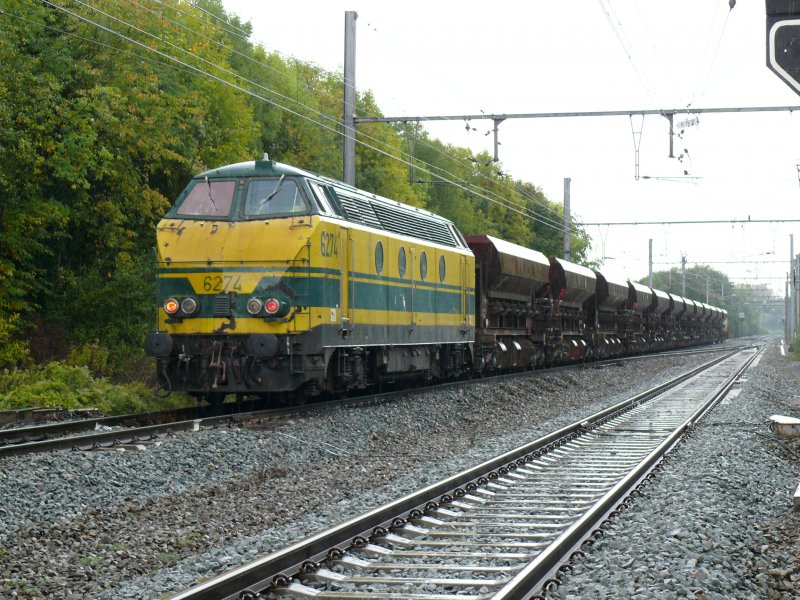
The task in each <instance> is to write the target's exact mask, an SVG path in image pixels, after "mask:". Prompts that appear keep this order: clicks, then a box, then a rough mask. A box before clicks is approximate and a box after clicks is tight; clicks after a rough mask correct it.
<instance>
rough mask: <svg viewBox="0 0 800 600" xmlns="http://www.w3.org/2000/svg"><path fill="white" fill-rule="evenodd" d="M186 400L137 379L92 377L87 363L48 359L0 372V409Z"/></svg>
mask: <svg viewBox="0 0 800 600" xmlns="http://www.w3.org/2000/svg"><path fill="white" fill-rule="evenodd" d="M182 404H187V400H186V399H185V398H183V397H181V396H171V397H170V398H169V399H167V400H164V399H161V398H156V397H154V395H153V392H152V390H151V389H149V388H147V387H146V386H144V385H143V384H140V383H132V384H125V385H115V384H112V383H110V382H109V381H108V380H106V379H105V378H102V377H101V378H95V377H93V376H92V373H91V371H90V370H89V368H88V367H86V366H74V365H68V364H65V363H62V362H51V363H47V364H46V365H42V366H37V367H34V368H32V369H28V370H14V371H2V372H0V409H18V408H29V407H63V408H67V409H78V408H97V409H99V410H101V411H103V412H105V413H117V414H124V413H131V412H141V411H150V410H160V409H166V408H170V407H173V406H179V405H182Z"/></svg>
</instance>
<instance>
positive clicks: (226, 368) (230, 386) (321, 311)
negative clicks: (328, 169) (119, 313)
mask: <svg viewBox="0 0 800 600" xmlns="http://www.w3.org/2000/svg"><path fill="white" fill-rule="evenodd" d="M157 240H158V280H157V286H158V287H157V289H158V302H159V314H158V327H157V331H156V332H154V333H151V334H150V335H149V336H148V337H147V339H146V340H145V350H146V352H147V353H148V354H149V355H150V356H153V357H155V358H156V359H157V363H158V367H157V369H158V377H159V383H160V385H161V387H162V388H163V389H164V390H165V391H172V390H178V391H185V392H187V393H189V394H192V395H195V396H198V397H205V398H207V399H208V400H209V401H211V402H212V403H218V402H220V401H221V400H222V398H224V396H225V395H226V394H240V395H245V394H247V395H250V394H255V395H267V394H271V393H282V392H294V393H296V394H301V395H312V396H313V395H316V394H319V393H321V392H323V391H331V392H339V391H346V390H350V389H357V388H365V387H367V386H374V385H378V384H380V383H381V382H391V381H395V380H398V379H403V378H419V379H421V380H429V379H444V378H449V377H455V376H459V375H461V374H462V373H463V372H464V371H466V370H467V369H469V368H470V367H471V361H472V351H473V340H474V327H475V316H474V306H475V301H474V294H475V268H474V258H473V255H472V253H471V252H470V250H469V248H468V246H467V244H466V242H465V241H464V238H463V237H462V236H461V234H460V233H459V232H458V230H457V229H456V228H455V227H454V226H453V224H452V223H451V222H450V221H448V220H447V219H444V218H442V217H439V216H437V215H434V214H432V213H430V212H427V211H424V210H421V209H418V208H414V207H412V206H408V205H404V204H401V203H399V202H395V201H393V200H388V199H385V198H381V197H379V196H376V195H373V194H369V193H366V192H364V191H361V190H358V189H356V188H354V187H351V186H348V185H345V184H343V183H341V182H339V181H335V180H333V179H329V178H326V177H322V176H319V175H316V174H313V173H309V172H306V171H303V170H300V169H296V168H293V167H290V166H287V165H283V164H280V163H276V162H273V161H270V160H267V159H266V158H265V159H264V160H258V161H254V162H245V163H239V164H234V165H228V166H225V167H221V168H218V169H214V170H211V171H208V172H205V173H202V174H200V175H198V176H197V177H195V178H194V179H192V181H191V182H190V183H189V185H188V186H187V187H186V189H185V190H184V191H183V192H182V193H181V194H180V196H179V197H178V199H177V200H176V202H175V204H174V206H173V207H172V209H171V210H170V211H169V212H168V213H167V215H166V216H165V217H164V219H163V220H162V221H161V222H160V223H159V225H158V232H157Z"/></svg>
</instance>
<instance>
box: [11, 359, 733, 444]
mask: <svg viewBox="0 0 800 600" xmlns="http://www.w3.org/2000/svg"><path fill="white" fill-rule="evenodd" d="M728 349H729V348H727V347H722V346H710V347H704V348H691V349H686V350H673V351H668V352H663V353H658V354H646V355H638V356H629V357H624V358H615V359H608V360H604V361H597V362H592V363H587V365H588V366H590V367H596V368H602V367H604V366H608V365H613V364H617V363H619V362H621V361H630V360H645V359H648V358H653V357H664V356H681V355H693V354H706V353H714V352H721V351H725V350H728ZM584 366H586V365H566V366H562V367H556V368H555V369H548V370H545V371H540V372H542V373H546V372H554V371H556V370H569V369H574V368H582V367H584ZM530 374H531V372H530V371H528V372H523V373H514V374H510V375H498V376H495V377H493V378H487V379H482V380H480V381H487V380H489V379H497V380H500V379H504V378H508V377H512V378H513V377H520V376H529V375H530ZM466 384H467V382H464V381H459V382H453V383H449V384H442V385H439V386H432V387H428V388H420V389H417V390H398V391H396V392H388V393H383V394H373V395H370V396H362V397H356V398H352V399H344V400H336V401H328V402H320V403H317V404H312V405H307V406H301V407H296V406H295V407H285V408H272V409H265V410H257V406H258V403H257V402H243V403H240V404H224V405H223V413H222V414H220V415H212V416H210V415H209V412H210V411H209V410H207V409H206V408H207V407H205V408H196V407H188V408H183V409H175V410H169V411H159V412H152V413H141V414H132V415H120V416H108V417H94V418H81V419H75V420H70V421H61V422H57V423H47V424H44V425H32V426H26V427H13V428H8V429H0V458H2V457H4V456H14V455H19V454H30V453H34V452H50V451H54V450H97V449H108V448H111V449H113V448H125V447H131V446H136V447H138V445H140V444H141V443H143V442H145V443H149V442H154V441H156V440H158V439H160V438H161V437H163V436H166V435H170V434H173V433H177V432H180V431H193V430H199V429H200V428H201V427H215V426H220V425H224V424H228V423H235V422H242V421H246V420H253V419H262V420H266V421H269V420H276V421H279V420H281V419H285V418H288V417H291V416H299V415H307V414H309V413H311V412H313V411H318V410H329V409H331V408H333V407H334V406H337V405H343V404H347V403H349V402H382V401H386V400H389V399H391V398H393V397H395V396H397V395H407V394H409V393H414V392H424V391H428V390H431V389H440V388H443V387H449V386H453V385H466Z"/></svg>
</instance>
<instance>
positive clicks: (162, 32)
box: [0, 0, 588, 371]
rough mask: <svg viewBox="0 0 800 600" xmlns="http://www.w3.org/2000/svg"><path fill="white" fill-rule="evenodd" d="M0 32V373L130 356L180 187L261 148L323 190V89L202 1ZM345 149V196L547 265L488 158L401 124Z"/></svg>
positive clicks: (57, 0)
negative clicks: (423, 211) (165, 219)
mask: <svg viewBox="0 0 800 600" xmlns="http://www.w3.org/2000/svg"><path fill="white" fill-rule="evenodd" d="M336 26H337V27H338V24H337V25H336ZM0 30H2V34H0V64H2V65H3V69H2V70H0V195H2V202H0V229H1V231H0V368H2V367H9V366H14V365H21V366H24V365H26V364H30V363H32V362H42V361H47V360H50V359H53V358H63V357H66V356H67V355H68V354H71V355H72V356H84V357H86V356H88V357H89V359H91V360H95V363H96V362H97V360H96V357H97V355H102V356H104V357H106V358H105V359H104V360H103V361H101V363H100V364H95V365H94V366H95V368H96V370H100V371H103V370H104V369H106V370H109V371H113V370H114V369H115V367H118V366H120V365H121V364H130V362H129V361H130V360H131V358H134V357H136V356H139V347H140V344H141V341H142V338H143V335H144V333H145V332H146V331H147V330H148V329H149V328H150V327H152V325H153V323H154V307H153V298H154V293H153V269H154V253H153V247H154V244H155V235H154V229H155V225H156V223H157V222H158V220H159V218H160V217H161V215H162V214H163V213H164V212H165V211H166V210H167V208H168V207H169V205H170V202H171V201H172V199H174V198H175V196H176V195H177V194H178V193H179V191H180V190H181V189H182V188H183V187H184V186H185V184H186V183H187V181H188V180H189V179H190V178H191V177H192V176H193V175H194V174H196V173H198V172H200V171H203V170H205V169H208V168H212V167H215V166H220V165H224V164H228V163H232V162H238V161H242V160H252V159H253V158H255V157H260V156H261V155H262V153H263V152H264V151H266V152H268V153H269V155H270V157H271V158H273V159H276V160H279V161H281V162H285V163H289V164H292V165H296V166H299V167H302V168H305V169H308V170H312V171H317V172H320V173H323V174H325V175H328V176H332V177H337V178H338V177H340V173H341V152H342V136H341V125H340V121H341V114H342V82H341V76H340V75H339V74H335V73H328V72H325V71H322V70H321V69H319V68H317V67H316V66H314V65H312V64H307V63H303V62H299V61H296V60H293V59H286V58H283V57H281V56H279V55H278V54H274V53H268V52H266V51H265V50H264V48H263V47H260V46H258V45H255V44H254V43H253V42H252V41H251V40H250V34H251V26H250V25H249V24H248V23H242V22H241V21H240V20H239V19H238V18H237V17H236V16H235V15H229V14H227V13H226V12H225V11H224V10H223V8H222V5H221V2H220V1H219V0H201V1H196V2H193V3H189V2H186V1H179V0H140V1H129V0H111V1H109V2H102V3H90V4H89V3H82V2H77V1H70V0H53V1H52V2H49V1H43V2H30V1H29V0H5V1H4V2H3V4H2V10H0ZM220 80H222V81H220ZM223 81H224V82H228V83H230V84H232V85H227V84H226V83H223ZM233 86H236V87H233ZM237 88H240V89H237ZM413 93H414V92H413V90H409V94H413ZM409 102H410V103H412V102H413V97H409ZM380 114H381V111H380V108H379V107H378V106H377V104H376V102H375V99H374V97H373V96H372V95H371V94H370V93H369V92H365V93H360V94H359V96H358V102H357V115H358V116H370V115H372V116H376V115H380ZM357 138H358V141H359V142H363V145H362V144H359V145H357V166H356V169H357V180H356V185H357V186H358V187H361V188H364V189H366V190H369V191H372V192H375V193H378V194H381V195H383V196H387V197H391V198H394V199H397V200H400V201H402V202H407V203H410V204H413V205H416V206H421V207H425V208H427V209H429V210H431V211H434V212H436V213H439V214H442V215H444V216H446V217H448V218H450V219H452V220H453V221H454V222H455V223H456V224H457V225H458V227H459V228H460V229H461V230H462V231H463V232H464V233H466V234H470V233H489V234H492V235H496V236H498V237H501V238H504V239H507V240H510V241H512V242H516V243H518V244H522V245H525V246H529V247H533V248H536V249H538V250H541V251H543V252H545V253H546V254H549V255H556V254H560V252H561V237H560V235H561V234H560V232H559V230H558V226H559V219H560V217H559V214H561V210H562V209H561V205H560V204H559V205H556V204H554V203H551V202H549V201H548V200H547V199H546V198H545V196H544V194H542V192H541V190H539V189H538V188H537V187H536V186H535V185H533V184H531V183H527V182H522V181H517V180H515V179H513V178H512V177H511V176H510V175H509V174H508V173H503V172H502V171H501V166H500V165H499V164H498V163H493V162H492V161H491V157H490V156H489V155H488V154H485V153H484V154H480V155H478V156H474V155H473V154H472V153H471V152H470V151H469V150H468V149H466V148H460V147H455V146H451V145H448V144H445V143H443V142H441V141H439V140H437V139H432V138H431V137H429V135H428V134H427V133H426V131H425V130H424V129H423V128H422V127H420V126H419V125H417V124H406V125H397V126H394V125H387V124H363V125H359V126H358V133H357ZM397 159H402V160H397ZM403 161H405V162H403ZM408 163H413V165H414V168H413V170H412V168H411V167H410V166H409V164H408ZM473 191H475V192H477V194H476V193H473ZM572 239H573V249H572V252H573V254H572V256H573V260H579V261H581V260H584V259H585V257H586V253H587V251H588V237H587V236H586V235H584V234H583V232H581V231H580V230H577V231H576V232H574V233H573V238H572ZM108 357H113V358H108Z"/></svg>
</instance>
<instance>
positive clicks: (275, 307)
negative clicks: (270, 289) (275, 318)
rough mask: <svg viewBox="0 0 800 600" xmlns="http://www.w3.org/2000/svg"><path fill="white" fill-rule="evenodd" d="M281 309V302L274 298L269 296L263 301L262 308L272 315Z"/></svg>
mask: <svg viewBox="0 0 800 600" xmlns="http://www.w3.org/2000/svg"><path fill="white" fill-rule="evenodd" d="M280 309H281V303H280V302H278V301H277V300H276V299H275V298H270V299H269V300H267V301H266V302H264V310H265V311H267V313H268V314H270V315H274V314H275V313H276V312H278V311H279V310H280Z"/></svg>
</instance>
